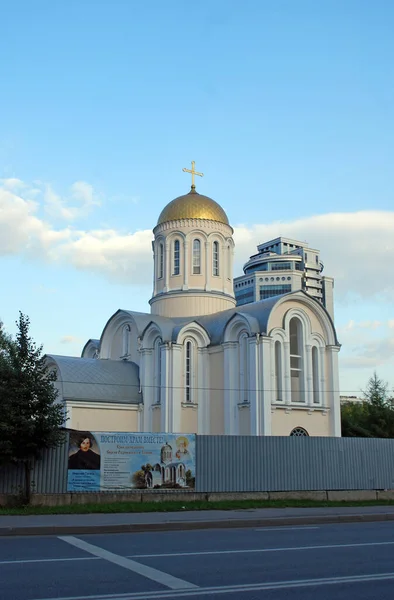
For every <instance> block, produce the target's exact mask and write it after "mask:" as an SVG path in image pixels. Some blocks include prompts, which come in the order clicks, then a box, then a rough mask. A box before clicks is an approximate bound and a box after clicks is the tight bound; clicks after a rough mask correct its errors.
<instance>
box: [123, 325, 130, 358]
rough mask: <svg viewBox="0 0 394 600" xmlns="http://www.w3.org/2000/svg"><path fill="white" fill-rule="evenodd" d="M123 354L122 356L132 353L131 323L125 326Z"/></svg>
mask: <svg viewBox="0 0 394 600" xmlns="http://www.w3.org/2000/svg"><path fill="white" fill-rule="evenodd" d="M122 333H123V354H122V356H129V354H130V333H131V327H130V325H125V326H124V327H123V332H122Z"/></svg>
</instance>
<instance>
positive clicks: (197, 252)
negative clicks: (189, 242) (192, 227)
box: [193, 240, 201, 275]
mask: <svg viewBox="0 0 394 600" xmlns="http://www.w3.org/2000/svg"><path fill="white" fill-rule="evenodd" d="M200 273H201V242H200V240H193V275H200Z"/></svg>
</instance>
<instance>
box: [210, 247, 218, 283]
mask: <svg viewBox="0 0 394 600" xmlns="http://www.w3.org/2000/svg"><path fill="white" fill-rule="evenodd" d="M212 271H213V275H214V276H216V277H217V276H218V275H219V242H213V248H212Z"/></svg>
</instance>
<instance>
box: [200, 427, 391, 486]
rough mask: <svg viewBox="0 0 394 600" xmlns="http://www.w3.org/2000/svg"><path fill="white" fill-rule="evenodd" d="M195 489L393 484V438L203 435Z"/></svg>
mask: <svg viewBox="0 0 394 600" xmlns="http://www.w3.org/2000/svg"><path fill="white" fill-rule="evenodd" d="M197 442H198V443H197V470H196V488H197V489H196V491H199V492H256V491H266V492H270V491H271V492H274V491H298V490H300V491H301V490H346V489H348V490H361V489H362V490H376V489H394V439H392V440H385V439H366V438H318V437H252V436H199V437H198V439H197Z"/></svg>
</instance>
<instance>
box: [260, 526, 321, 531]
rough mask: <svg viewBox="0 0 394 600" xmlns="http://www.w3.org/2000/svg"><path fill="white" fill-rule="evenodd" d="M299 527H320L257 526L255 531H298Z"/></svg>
mask: <svg viewBox="0 0 394 600" xmlns="http://www.w3.org/2000/svg"><path fill="white" fill-rule="evenodd" d="M300 529H320V527H309V526H305V527H258V528H257V529H255V531H298V530H300Z"/></svg>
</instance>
